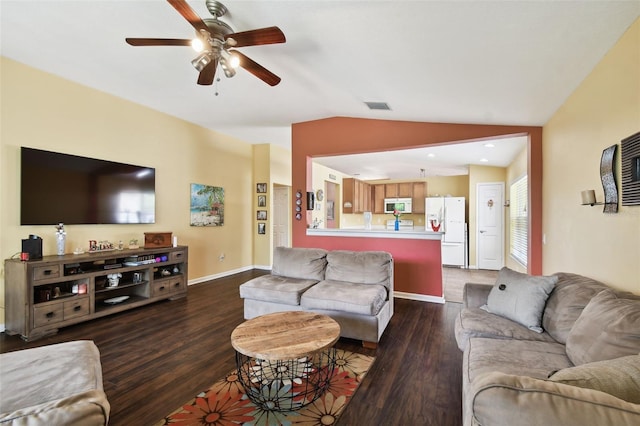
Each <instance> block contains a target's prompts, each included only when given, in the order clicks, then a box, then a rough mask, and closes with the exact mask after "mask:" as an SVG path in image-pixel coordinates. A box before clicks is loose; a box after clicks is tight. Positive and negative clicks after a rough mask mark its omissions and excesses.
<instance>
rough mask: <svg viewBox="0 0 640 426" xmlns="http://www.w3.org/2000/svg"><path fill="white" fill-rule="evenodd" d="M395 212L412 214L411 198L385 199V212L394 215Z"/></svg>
mask: <svg viewBox="0 0 640 426" xmlns="http://www.w3.org/2000/svg"><path fill="white" fill-rule="evenodd" d="M394 210H397V211H399V212H400V213H403V214H404V213H411V198H385V199H384V212H385V213H393V211H394Z"/></svg>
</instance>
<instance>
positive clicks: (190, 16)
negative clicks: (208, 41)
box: [167, 0, 209, 32]
mask: <svg viewBox="0 0 640 426" xmlns="http://www.w3.org/2000/svg"><path fill="white" fill-rule="evenodd" d="M167 1H168V2H169V4H170V5H171V6H173V8H174V9H175V10H177V11H178V13H180V15H182V17H183V18H184V19H186V20H187V21H189V23H190V24H191V25H193V28H195V29H196V30H197V31H198V32H200V30H205V31H207V32H209V28H208V27H207V26H206V25H205V23H204V22H203V21H202V19H201V18H200V17H199V16H198V14H197V13H196V12H194V10H193V9H191V6H189V5H188V4H187V2H186V0H167Z"/></svg>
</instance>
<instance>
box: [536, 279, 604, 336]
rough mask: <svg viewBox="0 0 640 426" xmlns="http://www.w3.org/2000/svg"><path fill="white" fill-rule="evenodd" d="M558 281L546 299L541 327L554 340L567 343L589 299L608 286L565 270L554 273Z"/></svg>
mask: <svg viewBox="0 0 640 426" xmlns="http://www.w3.org/2000/svg"><path fill="white" fill-rule="evenodd" d="M555 275H556V276H557V277H558V283H557V284H556V286H555V288H554V289H553V291H552V292H551V295H550V296H549V299H548V300H547V306H546V307H545V309H544V314H543V316H542V327H544V330H545V331H546V332H547V333H549V334H550V335H551V337H553V338H554V339H556V341H558V342H560V343H567V336H568V335H569V332H570V331H571V328H572V327H573V324H575V322H576V320H577V319H578V317H579V316H580V314H581V313H582V310H583V309H584V307H585V306H587V304H588V303H589V301H590V300H591V299H592V298H593V297H594V296H595V295H596V294H598V293H600V292H601V291H602V290H605V289H607V288H608V287H607V286H606V285H604V284H603V283H601V282H599V281H596V280H594V279H591V278H588V277H585V276H582V275H577V274H570V273H566V272H560V273H557V274H555Z"/></svg>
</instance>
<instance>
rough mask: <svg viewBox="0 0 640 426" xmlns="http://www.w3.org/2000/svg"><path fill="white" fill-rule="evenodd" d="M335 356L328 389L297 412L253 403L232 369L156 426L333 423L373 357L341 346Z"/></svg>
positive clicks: (308, 425) (320, 425)
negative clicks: (278, 409) (263, 406)
mask: <svg viewBox="0 0 640 426" xmlns="http://www.w3.org/2000/svg"><path fill="white" fill-rule="evenodd" d="M336 355H337V358H336V368H335V369H334V371H333V374H332V375H331V377H330V378H329V386H328V388H327V391H326V392H325V393H324V394H323V395H322V396H320V397H319V398H318V399H316V400H315V401H314V402H312V403H311V404H309V405H307V406H305V407H303V408H301V409H300V410H298V411H285V412H279V411H270V410H266V409H262V408H260V407H258V406H256V405H255V404H254V403H253V402H251V401H250V400H249V399H248V398H247V396H246V394H245V392H244V388H243V386H242V384H241V383H240V381H239V380H238V372H237V371H236V370H233V371H231V372H230V373H229V374H227V375H226V376H225V377H224V378H222V379H220V380H219V381H217V382H216V383H214V384H213V386H211V387H210V388H209V389H208V390H206V391H204V392H201V393H199V394H198V395H197V396H196V397H195V398H193V399H192V400H191V401H189V402H188V403H186V404H184V405H183V406H182V407H180V408H179V409H177V410H175V411H174V412H172V413H171V414H169V415H168V416H167V417H165V418H164V419H163V420H162V421H161V422H159V423H157V425H156V426H161V425H180V426H186V425H205V426H226V425H261V426H270V425H303V426H315V425H318V426H322V425H331V424H335V423H336V421H337V420H338V418H339V417H340V414H342V412H343V411H344V409H345V407H346V406H347V404H348V403H349V401H350V400H351V397H352V396H353V394H354V393H355V391H356V389H358V386H360V383H361V382H362V379H363V378H364V376H365V375H366V374H367V371H369V369H370V368H371V365H372V364H373V361H374V360H375V358H374V357H371V356H367V355H362V354H357V353H354V352H349V351H344V350H340V349H338V350H337V353H336Z"/></svg>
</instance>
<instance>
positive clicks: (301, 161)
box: [291, 117, 542, 294]
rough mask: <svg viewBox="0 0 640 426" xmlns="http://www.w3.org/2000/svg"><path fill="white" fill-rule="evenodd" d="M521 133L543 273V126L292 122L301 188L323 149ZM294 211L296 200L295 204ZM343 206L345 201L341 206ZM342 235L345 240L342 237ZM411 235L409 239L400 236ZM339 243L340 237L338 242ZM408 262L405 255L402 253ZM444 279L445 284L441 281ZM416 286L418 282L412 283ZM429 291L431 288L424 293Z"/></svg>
mask: <svg viewBox="0 0 640 426" xmlns="http://www.w3.org/2000/svg"><path fill="white" fill-rule="evenodd" d="M515 135H519V136H521V135H528V136H529V144H528V153H529V171H528V172H529V179H528V181H529V197H530V209H531V210H530V213H531V216H530V217H531V220H530V224H529V227H530V229H529V235H530V238H529V261H528V263H529V273H531V274H542V127H536V126H498V125H479V124H448V123H428V122H413V121H392V120H372V119H364V118H348V117H333V118H327V119H322V120H315V121H308V122H304V123H294V124H293V125H292V144H291V155H292V185H293V189H294V191H295V190H298V189H300V190H302V191H303V192H305V191H312V190H313V188H312V182H311V167H310V163H311V159H312V158H313V157H316V156H323V155H344V154H358V153H365V152H380V151H391V150H397V149H408V148H419V147H424V146H428V145H446V144H451V143H457V142H460V141H466V142H470V141H475V140H482V139H491V138H499V137H509V136H515ZM291 208H292V211H293V209H294V206H293V205H292V207H291ZM336 208H339V206H336ZM310 221H311V212H307V214H306V216H305V215H303V219H302V220H300V221H298V220H294V221H293V227H292V241H293V246H294V247H310V246H312V245H313V242H312V241H313V239H314V238H317V237H307V235H306V228H307V223H309V222H310ZM331 238H337V240H345V239H342V238H339V237H331ZM400 241H406V240H400ZM336 244H337V242H336ZM399 261H400V262H401V263H402V260H401V259H399ZM440 285H441V284H440ZM411 287H413V284H411ZM424 294H427V293H424Z"/></svg>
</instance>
